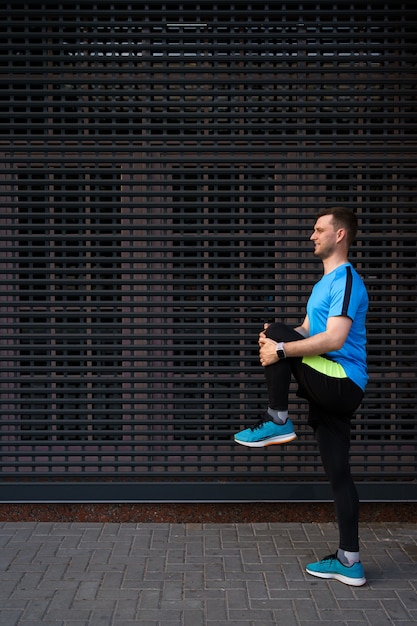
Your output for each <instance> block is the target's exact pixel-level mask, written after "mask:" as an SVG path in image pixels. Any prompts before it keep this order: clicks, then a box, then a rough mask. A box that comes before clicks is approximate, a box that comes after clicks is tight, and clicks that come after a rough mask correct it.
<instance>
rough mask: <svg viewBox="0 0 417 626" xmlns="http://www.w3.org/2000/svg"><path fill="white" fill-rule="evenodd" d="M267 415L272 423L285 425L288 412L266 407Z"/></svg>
mask: <svg viewBox="0 0 417 626" xmlns="http://www.w3.org/2000/svg"><path fill="white" fill-rule="evenodd" d="M268 415H269V416H270V417H272V421H274V422H275V423H276V424H285V422H286V421H287V419H288V411H277V409H271V407H268Z"/></svg>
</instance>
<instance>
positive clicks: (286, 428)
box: [234, 419, 297, 448]
mask: <svg viewBox="0 0 417 626" xmlns="http://www.w3.org/2000/svg"><path fill="white" fill-rule="evenodd" d="M296 438H297V435H296V434H295V432H294V426H293V424H292V421H291V420H290V419H287V421H286V422H285V424H276V423H275V422H273V421H271V420H261V421H260V422H259V423H258V424H256V426H251V427H250V428H246V429H245V430H241V431H240V433H237V434H236V435H235V436H234V440H235V441H236V443H240V444H241V445H242V446H248V447H249V448H263V447H264V446H271V445H272V444H274V443H288V442H289V441H293V439H296Z"/></svg>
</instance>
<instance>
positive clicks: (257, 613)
mask: <svg viewBox="0 0 417 626" xmlns="http://www.w3.org/2000/svg"><path fill="white" fill-rule="evenodd" d="M361 540H362V552H361V556H362V562H363V564H364V567H365V573H366V576H367V578H368V583H367V584H366V585H365V586H363V587H358V588H354V587H348V586H346V585H343V584H342V583H339V582H337V581H326V580H321V579H317V578H314V577H312V576H309V575H308V574H306V573H305V572H304V567H305V564H306V563H309V562H311V561H314V560H316V559H318V558H321V557H323V556H326V555H327V554H329V553H331V552H334V551H335V547H336V545H337V530H336V527H335V525H334V524H310V523H309V524H301V523H291V524H282V523H270V524H267V523H265V524H246V523H245V524H168V523H151V524H147V523H138V524H129V523H121V524H114V523H52V522H51V523H30V522H20V523H15V522H13V523H11V522H9V523H1V524H0V548H1V551H0V624H1V626H15V625H16V626H17V625H18V626H38V625H39V624H42V625H45V626H48V625H52V624H53V625H54V626H57V625H60V626H128V625H129V626H130V625H132V624H140V626H223V625H226V624H227V625H232V624H235V625H236V626H267V625H273V624H277V625H279V626H281V625H282V626H314V625H315V624H323V623H326V624H327V625H328V626H335V625H337V626H372V625H375V626H411V625H415V624H416V623H417V525H415V524H403V525H398V524H395V523H391V524H389V523H388V524H366V525H362V526H361Z"/></svg>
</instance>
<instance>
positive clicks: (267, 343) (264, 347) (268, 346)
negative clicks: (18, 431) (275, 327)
mask: <svg viewBox="0 0 417 626" xmlns="http://www.w3.org/2000/svg"><path fill="white" fill-rule="evenodd" d="M258 344H259V360H260V362H261V365H262V366H263V367H266V366H267V365H272V364H273V363H276V362H277V361H278V360H279V359H278V355H277V346H278V343H277V342H276V341H274V340H273V339H268V338H267V337H265V333H264V332H260V333H259V339H258Z"/></svg>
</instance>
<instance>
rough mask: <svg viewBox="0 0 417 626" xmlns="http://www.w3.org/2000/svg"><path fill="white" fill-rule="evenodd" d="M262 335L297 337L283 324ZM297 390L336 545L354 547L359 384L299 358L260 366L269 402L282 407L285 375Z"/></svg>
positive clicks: (281, 338)
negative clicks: (329, 499)
mask: <svg viewBox="0 0 417 626" xmlns="http://www.w3.org/2000/svg"><path fill="white" fill-rule="evenodd" d="M266 336H267V337H269V338H270V339H274V341H284V342H289V341H299V340H300V339H303V337H302V336H301V335H300V334H299V333H297V332H296V331H295V330H294V329H293V328H290V327H288V326H286V325H285V324H271V325H270V326H268V329H267V330H266ZM292 375H293V376H294V378H295V379H296V380H297V382H298V392H297V395H299V396H300V397H303V398H305V399H306V400H308V403H309V415H308V423H309V424H310V426H311V427H312V428H313V430H314V433H315V436H316V440H317V443H318V447H319V452H320V456H321V460H322V463H323V468H324V471H325V473H326V476H327V478H328V480H329V482H330V485H331V487H332V492H333V498H334V502H335V508H336V516H337V521H338V525H339V535H340V541H339V548H341V549H342V550H348V551H350V552H357V551H358V550H359V539H358V521H359V499H358V494H357V491H356V487H355V484H354V482H353V478H352V475H351V471H350V464H349V450H350V422H351V419H352V417H353V414H354V412H355V410H356V409H357V408H358V406H359V404H360V402H361V400H362V397H363V392H362V390H361V389H360V388H359V387H358V386H357V385H355V384H354V383H353V382H352V381H351V380H350V379H349V378H341V379H339V378H332V377H329V376H326V375H325V374H322V373H321V372H318V371H316V370H314V369H313V368H311V367H309V366H308V365H305V364H304V363H303V362H302V359H301V358H289V359H284V360H281V361H279V362H277V363H274V364H273V365H269V366H267V367H265V377H266V381H267V386H268V399H269V406H270V407H271V408H272V409H278V410H285V409H286V408H287V407H288V393H289V386H290V382H291V376H292Z"/></svg>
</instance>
